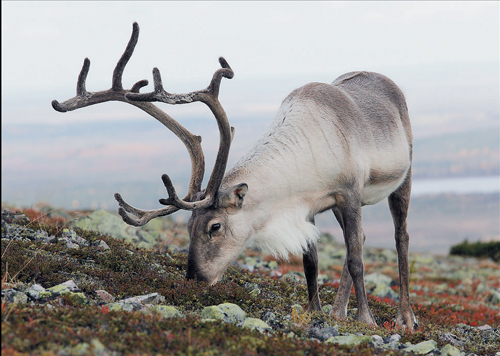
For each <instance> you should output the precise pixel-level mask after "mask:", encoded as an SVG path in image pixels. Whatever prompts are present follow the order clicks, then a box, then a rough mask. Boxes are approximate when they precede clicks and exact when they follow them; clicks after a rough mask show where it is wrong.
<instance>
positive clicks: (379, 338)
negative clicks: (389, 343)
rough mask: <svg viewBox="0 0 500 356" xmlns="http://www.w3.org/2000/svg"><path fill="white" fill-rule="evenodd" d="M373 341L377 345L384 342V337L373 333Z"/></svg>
mask: <svg viewBox="0 0 500 356" xmlns="http://www.w3.org/2000/svg"><path fill="white" fill-rule="evenodd" d="M372 341H373V344H374V345H375V346H379V345H383V344H384V339H383V338H382V336H380V335H372Z"/></svg>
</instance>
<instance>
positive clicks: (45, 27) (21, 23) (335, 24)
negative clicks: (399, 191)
mask: <svg viewBox="0 0 500 356" xmlns="http://www.w3.org/2000/svg"><path fill="white" fill-rule="evenodd" d="M134 21H137V22H138V23H139V26H140V28H141V33H140V36H139V43H138V45H137V47H136V50H135V53H134V55H133V57H132V59H131V60H130V62H129V64H128V66H127V68H126V70H125V74H124V85H125V86H126V87H130V86H131V85H132V84H133V83H135V82H136V81H137V80H140V79H149V80H150V82H152V76H151V70H152V68H153V67H159V68H160V70H161V72H162V76H163V81H164V83H166V85H167V88H170V89H171V90H172V91H174V92H182V91H192V90H197V89H201V88H202V87H205V86H206V85H207V84H208V82H209V79H210V78H211V75H212V73H213V72H214V71H215V70H216V69H217V68H218V61H217V58H218V57H219V56H221V55H222V56H224V57H225V58H226V59H227V61H228V62H229V64H230V65H231V66H232V68H233V69H234V71H235V78H234V79H233V80H232V81H231V83H224V84H223V89H222V91H221V101H222V100H225V101H226V103H225V105H227V107H228V110H234V112H232V114H233V115H232V116H234V117H240V116H248V115H249V114H250V115H251V114H253V113H259V112H266V113H269V114H270V115H272V113H273V112H275V111H276V109H277V108H278V107H279V104H280V101H281V100H282V99H283V98H284V96H286V95H287V94H288V93H289V92H291V91H292V90H293V89H295V88H296V87H298V86H300V85H303V84H305V83H307V82H310V81H322V82H332V81H333V80H334V79H335V78H336V77H337V76H338V75H340V74H343V73H345V72H347V71H352V70H373V71H380V72H383V73H384V74H387V75H389V76H391V77H392V78H393V79H394V80H395V81H396V83H397V84H399V85H400V86H401V87H402V88H403V90H405V92H406V90H413V89H412V88H416V87H417V86H419V90H420V88H421V87H426V86H427V87H431V86H432V83H429V81H428V80H427V81H426V82H424V84H422V82H420V83H415V85H413V84H414V83H412V80H409V81H408V82H402V81H403V80H405V79H406V78H407V77H408V76H409V75H411V72H414V71H415V68H417V67H418V68H422V67H425V66H427V68H433V67H435V68H436V70H437V71H439V68H440V66H441V67H442V66H449V65H450V64H451V65H453V64H457V63H470V64H473V65H475V66H476V67H481V66H482V65H486V64H490V65H492V64H495V63H496V67H497V68H496V73H492V75H493V76H494V77H496V81H497V82H498V60H499V3H498V2H480V1H474V2H463V1H459V2H452V1H444V2H435V1H432V2H409V1H408V2H407V1H404V2H395V1H391V2H375V1H369V2H342V1H335V2H324V1H321V2H314V1H307V2H286V1H279V2H226V1H223V2H210V1H207V2H202V1H197V2H187V1H182V2H158V1H153V2H147V1H141V2H134V1H120V2H118V1H117V2H115V1H109V2H91V1H84V2H63V1H55V2H43V1H36V2H28V1H14V2H6V1H2V99H3V100H2V104H3V107H4V106H5V108H3V109H2V113H3V114H9V115H5V117H4V118H3V120H5V121H4V122H5V123H11V122H13V121H15V122H17V123H20V122H30V121H33V120H37V122H40V120H43V121H44V122H47V123H49V122H50V123H58V122H59V121H60V120H67V119H68V118H64V117H63V116H61V114H59V113H57V112H55V111H53V110H52V108H51V107H50V105H47V103H49V104H50V102H51V101H52V99H58V100H60V101H62V100H65V99H67V98H69V97H71V96H73V95H74V88H75V85H76V78H77V76H78V73H79V71H80V68H81V65H82V63H83V59H84V58H85V57H89V58H90V60H91V63H92V65H91V68H90V73H89V76H88V79H87V89H88V90H89V91H97V90H103V89H107V88H109V86H110V81H111V73H112V70H113V68H114V66H115V64H116V62H117V60H118V59H119V57H120V55H121V54H122V52H123V50H124V48H125V46H126V43H127V41H128V39H129V37H130V34H131V29H132V23H133V22H134ZM457 74H458V75H462V76H463V75H464V73H457ZM394 76H396V78H394ZM470 76H471V77H470V79H469V80H470V81H474V78H473V76H474V73H470ZM400 77H401V78H402V79H400ZM461 78H462V77H461ZM425 79H427V78H425ZM480 79H482V78H480ZM462 84H463V83H462ZM450 85H454V83H450ZM149 90H151V86H149V87H147V88H145V89H143V91H149ZM167 90H168V89H167ZM485 91H486V92H491V90H489V88H485ZM226 98H227V99H226ZM456 101H461V100H456ZM19 104H21V105H19ZM16 106H17V107H16ZM19 106H21V107H19ZM28 106H31V107H32V108H35V109H33V110H37V111H36V112H37V115H36V117H35V116H34V115H33V111H30V109H29V108H28ZM116 108H118V106H116ZM106 109H107V108H103V107H101V108H99V109H94V108H92V109H91V108H89V109H87V110H92V112H90V111H87V112H85V113H83V112H75V113H73V114H72V115H73V116H72V120H92V116H93V117H94V118H96V117H99V119H102V118H103V116H108V118H110V119H112V116H114V117H115V118H116V119H118V118H123V116H125V117H127V113H130V112H133V111H130V110H129V108H128V107H126V106H125V107H123V106H120V107H119V109H115V107H113V112H111V111H110V112H108V113H104V112H103V110H104V111H106ZM172 110H174V111H175V110H177V108H175V109H172ZM197 110H200V109H197V108H193V107H187V106H183V108H182V110H181V112H180V115H181V116H184V115H189V114H191V113H196V112H197ZM89 113H92V115H90V114H89ZM128 115H130V114H128Z"/></svg>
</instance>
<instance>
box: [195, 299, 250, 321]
mask: <svg viewBox="0 0 500 356" xmlns="http://www.w3.org/2000/svg"><path fill="white" fill-rule="evenodd" d="M246 314H247V313H245V312H244V311H243V310H242V309H241V308H240V307H239V306H238V305H236V304H232V303H223V304H219V305H211V306H208V307H205V308H204V309H203V310H202V311H201V318H202V319H217V320H224V321H225V322H228V323H237V322H240V321H243V320H245V317H246Z"/></svg>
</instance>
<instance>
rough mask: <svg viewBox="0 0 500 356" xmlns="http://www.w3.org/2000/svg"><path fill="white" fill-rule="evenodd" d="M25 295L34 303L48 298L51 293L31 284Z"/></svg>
mask: <svg viewBox="0 0 500 356" xmlns="http://www.w3.org/2000/svg"><path fill="white" fill-rule="evenodd" d="M26 295H27V296H28V297H29V298H30V299H31V300H34V301H39V300H41V299H44V298H47V297H50V296H51V295H52V293H51V292H47V291H46V290H45V288H43V287H42V286H41V285H39V284H33V285H32V286H31V287H29V288H28V290H26Z"/></svg>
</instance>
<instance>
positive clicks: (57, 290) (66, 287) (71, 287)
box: [47, 279, 81, 295]
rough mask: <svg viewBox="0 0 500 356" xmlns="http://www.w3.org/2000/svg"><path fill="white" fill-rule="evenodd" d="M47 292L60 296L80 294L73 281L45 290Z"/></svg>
mask: <svg viewBox="0 0 500 356" xmlns="http://www.w3.org/2000/svg"><path fill="white" fill-rule="evenodd" d="M47 290H48V291H49V292H52V293H53V294H54V295H61V294H64V293H69V292H73V293H79V292H81V290H80V288H78V286H77V285H76V284H75V282H73V280H71V279H70V280H69V281H66V282H64V283H61V284H58V285H57V286H54V287H50V288H48V289H47Z"/></svg>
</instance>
